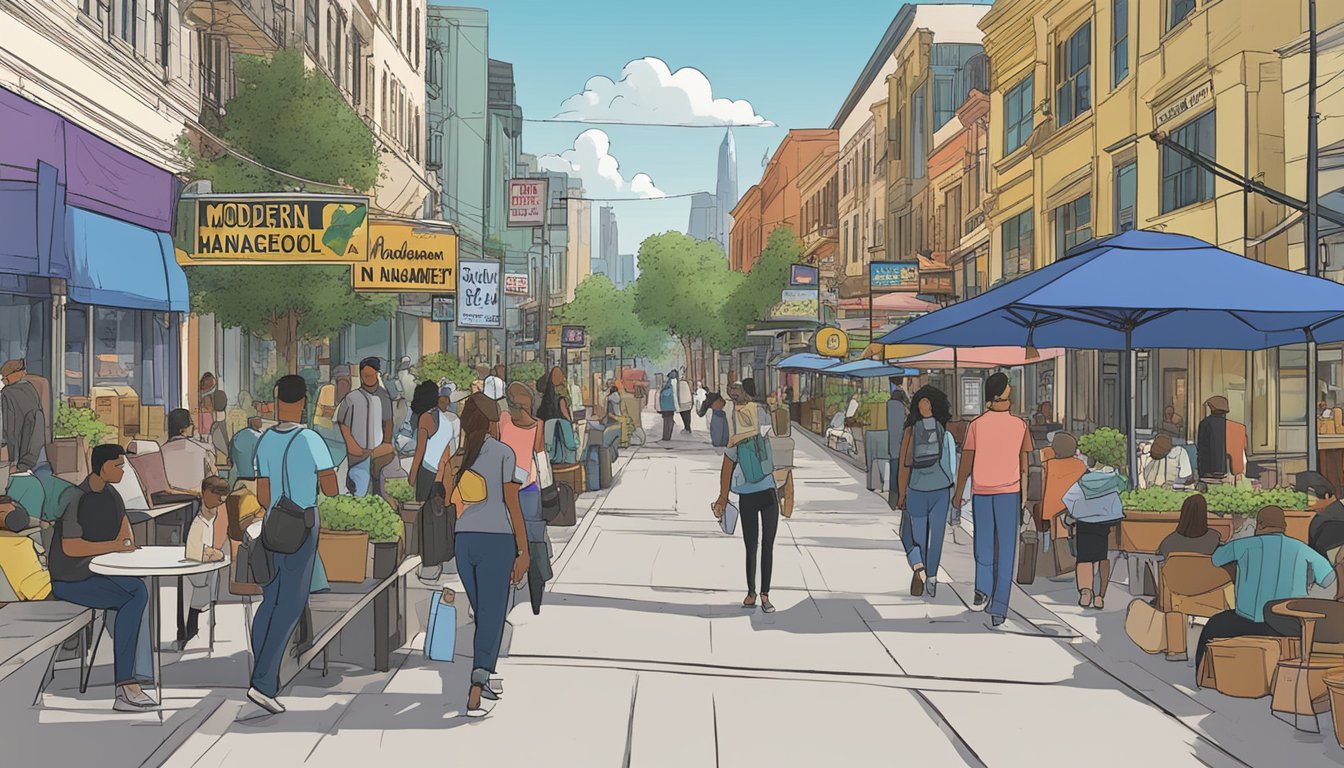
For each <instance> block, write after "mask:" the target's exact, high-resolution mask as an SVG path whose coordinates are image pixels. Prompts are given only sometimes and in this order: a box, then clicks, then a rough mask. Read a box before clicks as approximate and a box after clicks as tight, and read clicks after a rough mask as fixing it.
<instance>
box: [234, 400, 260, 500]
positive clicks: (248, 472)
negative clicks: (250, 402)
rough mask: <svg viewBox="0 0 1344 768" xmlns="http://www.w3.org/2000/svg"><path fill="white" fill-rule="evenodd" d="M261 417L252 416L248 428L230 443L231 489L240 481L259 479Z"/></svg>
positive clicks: (241, 430)
mask: <svg viewBox="0 0 1344 768" xmlns="http://www.w3.org/2000/svg"><path fill="white" fill-rule="evenodd" d="M261 435H262V429H261V417H260V416H252V417H249V418H248V420H247V426H246V427H244V428H242V429H240V430H238V431H237V432H235V433H234V435H233V440H232V441H230V442H229V478H228V479H229V488H233V487H235V486H236V485H237V483H238V481H239V480H255V479H256V478H257V443H258V442H260V441H261Z"/></svg>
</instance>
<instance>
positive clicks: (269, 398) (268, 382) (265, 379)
mask: <svg viewBox="0 0 1344 768" xmlns="http://www.w3.org/2000/svg"><path fill="white" fill-rule="evenodd" d="M283 375H284V374H282V373H278V372H277V373H268V374H266V375H265V376H260V377H258V378H257V379H256V380H255V381H253V382H252V401H253V402H261V403H270V402H274V401H275V382H277V381H279V380H280V377H281V376H283Z"/></svg>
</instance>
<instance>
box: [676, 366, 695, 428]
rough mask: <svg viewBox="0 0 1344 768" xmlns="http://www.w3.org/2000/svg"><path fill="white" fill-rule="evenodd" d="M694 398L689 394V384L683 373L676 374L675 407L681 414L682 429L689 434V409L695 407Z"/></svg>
mask: <svg viewBox="0 0 1344 768" xmlns="http://www.w3.org/2000/svg"><path fill="white" fill-rule="evenodd" d="M694 401H695V398H694V397H692V395H691V385H690V383H689V382H687V381H686V377H685V375H678V376H677V382H676V409H677V413H679V414H681V423H682V425H683V427H684V429H682V431H683V432H685V433H686V434H688V435H689V434H691V409H692V408H694V407H695V402H694Z"/></svg>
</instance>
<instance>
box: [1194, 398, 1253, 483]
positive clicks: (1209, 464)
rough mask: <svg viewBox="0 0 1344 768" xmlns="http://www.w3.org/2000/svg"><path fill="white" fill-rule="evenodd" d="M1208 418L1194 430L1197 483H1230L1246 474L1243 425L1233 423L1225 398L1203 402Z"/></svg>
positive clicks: (1244, 426) (1244, 431)
mask: <svg viewBox="0 0 1344 768" xmlns="http://www.w3.org/2000/svg"><path fill="white" fill-rule="evenodd" d="M1204 407H1205V408H1207V409H1208V411H1209V415H1208V416H1206V417H1205V418H1204V419H1203V420H1202V421H1200V422H1199V428H1198V429H1197V430H1196V432H1197V434H1196V440H1195V444H1196V448H1195V457H1196V459H1197V461H1198V464H1199V466H1198V467H1197V470H1198V472H1199V477H1200V479H1208V480H1215V481H1220V482H1221V481H1225V480H1227V478H1228V477H1229V476H1231V481H1232V482H1235V481H1237V480H1240V479H1241V476H1242V475H1244V474H1245V472H1246V425H1245V424H1242V423H1241V422H1239V421H1235V420H1233V419H1232V418H1231V417H1230V416H1229V413H1230V408H1229V406H1228V403H1227V398H1226V397H1223V396H1222V395H1214V396H1213V397H1210V398H1209V399H1208V400H1205V401H1204Z"/></svg>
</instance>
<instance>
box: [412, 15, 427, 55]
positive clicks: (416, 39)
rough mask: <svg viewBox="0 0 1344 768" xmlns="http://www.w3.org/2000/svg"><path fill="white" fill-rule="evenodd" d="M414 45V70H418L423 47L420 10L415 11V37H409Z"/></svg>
mask: <svg viewBox="0 0 1344 768" xmlns="http://www.w3.org/2000/svg"><path fill="white" fill-rule="evenodd" d="M411 41H412V42H413V44H414V45H415V68H416V69H419V68H420V50H421V47H422V46H423V45H424V40H423V39H422V38H421V37H420V9H419V8H416V9H415V35H414V36H412V37H411Z"/></svg>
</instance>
